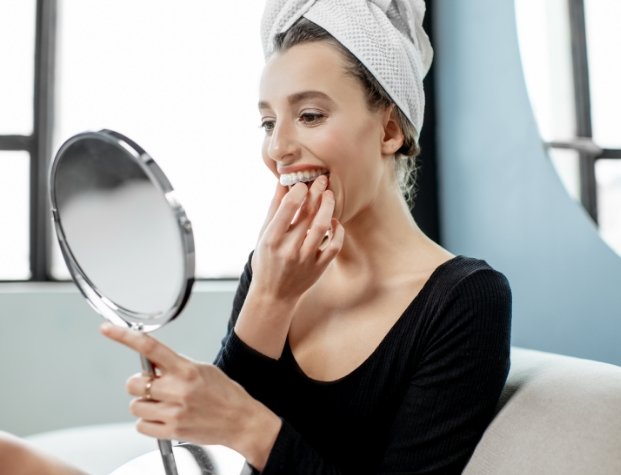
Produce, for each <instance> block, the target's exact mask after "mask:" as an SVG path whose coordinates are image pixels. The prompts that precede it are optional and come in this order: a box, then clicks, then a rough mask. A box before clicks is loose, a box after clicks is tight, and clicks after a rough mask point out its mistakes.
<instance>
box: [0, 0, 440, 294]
mask: <svg viewBox="0 0 621 475" xmlns="http://www.w3.org/2000/svg"><path fill="white" fill-rule="evenodd" d="M57 17H58V0H36V12H35V22H36V23H35V45H34V48H35V50H34V79H33V105H32V107H33V124H32V132H31V134H30V135H15V134H14V135H11V134H5V135H2V134H0V151H25V152H27V153H28V154H29V160H30V177H29V187H30V189H29V197H30V205H29V213H30V216H29V223H30V229H29V251H30V259H29V268H30V278H28V279H2V278H0V283H10V282H19V283H29V282H64V281H61V280H59V279H56V278H54V277H53V276H52V274H51V254H52V242H53V239H54V235H53V231H52V222H51V215H50V202H49V186H48V174H49V166H50V163H51V160H52V153H53V150H52V144H53V132H54V116H55V86H56V55H57V41H56V39H57V25H58V21H57ZM424 28H425V30H426V32H427V33H428V35H429V37H430V39H431V40H432V44H433V6H432V4H431V2H429V3H428V4H427V9H426V15H425V18H424ZM434 69H435V68H434V65H433V64H432V66H431V69H430V71H429V73H428V75H427V77H426V78H425V89H426V102H427V105H426V119H425V127H424V128H423V130H422V132H421V136H420V144H421V148H422V150H423V157H424V158H423V160H421V161H420V162H424V164H423V165H421V166H420V169H419V170H418V173H417V196H416V202H419V201H420V202H422V203H424V205H422V206H412V208H411V212H412V214H413V216H414V218H415V219H416V221H417V223H418V225H419V226H420V227H421V229H422V230H423V231H424V232H425V233H426V234H427V235H428V236H429V237H430V238H431V239H433V240H434V241H436V242H437V243H439V244H440V245H441V244H442V236H441V229H440V218H439V198H438V172H437V147H436V118H435V101H436V98H435V87H434V84H435V78H434ZM420 162H419V163H420ZM197 280H203V281H230V280H235V279H234V278H232V277H221V278H198V279H197Z"/></svg>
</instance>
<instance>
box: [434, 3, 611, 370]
mask: <svg viewBox="0 0 621 475" xmlns="http://www.w3.org/2000/svg"><path fill="white" fill-rule="evenodd" d="M431 1H433V2H434V18H435V25H434V26H435V48H436V59H435V61H436V68H437V69H436V77H437V88H438V92H439V102H438V110H437V114H438V134H439V154H440V172H439V173H440V182H441V184H442V185H441V186H442V187H441V192H440V200H441V209H442V223H441V224H442V229H443V242H444V244H445V245H446V246H447V247H448V248H449V249H450V250H452V251H453V252H456V253H461V254H467V255H472V256H477V257H482V258H485V259H486V260H487V261H488V262H490V264H492V265H493V266H495V267H496V268H498V269H499V270H501V271H503V272H504V273H505V274H506V275H507V277H508V278H509V280H510V282H511V286H512V289H513V298H514V305H513V343H514V344H515V345H519V346H525V347H530V348H535V349H541V350H547V351H555V352H559V353H565V354H570V355H575V356H580V357H586V358H593V359H599V360H603V361H608V362H612V363H615V364H621V258H620V257H619V256H617V255H616V254H615V253H614V252H613V251H611V250H610V249H609V248H608V247H607V245H606V244H605V243H604V242H603V241H602V240H601V239H600V237H599V236H598V234H597V230H596V229H595V227H594V225H593V224H592V222H591V221H590V220H589V218H588V217H587V216H586V214H585V212H584V211H583V210H582V208H581V207H580V206H579V205H578V204H576V203H574V202H573V201H572V200H571V199H570V198H569V196H568V195H567V193H566V192H565V190H564V188H563V186H562V184H561V182H560V180H559V178H558V177H557V175H556V172H555V170H554V169H553V167H552V165H551V163H550V161H549V160H548V158H547V156H546V152H545V150H544V149H543V147H542V145H541V141H540V138H539V134H538V131H537V126H536V123H535V120H534V118H533V115H532V111H531V107H530V103H529V99H528V96H527V92H526V86H525V83H524V79H523V74H522V69H521V63H520V56H519V50H518V43H517V33H516V27H515V12H514V5H513V1H512V0H467V1H462V0H431Z"/></svg>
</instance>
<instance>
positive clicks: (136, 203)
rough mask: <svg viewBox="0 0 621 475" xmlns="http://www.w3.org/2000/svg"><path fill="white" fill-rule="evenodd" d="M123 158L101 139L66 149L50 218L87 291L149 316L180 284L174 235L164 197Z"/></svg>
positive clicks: (178, 238) (166, 305) (169, 303)
mask: <svg viewBox="0 0 621 475" xmlns="http://www.w3.org/2000/svg"><path fill="white" fill-rule="evenodd" d="M126 154H127V152H126V151H122V150H119V148H118V147H117V146H115V145H113V144H111V143H107V142H104V141H102V140H94V139H92V140H89V141H78V142H75V143H73V144H71V145H69V146H68V147H67V148H66V149H65V150H64V151H63V155H62V160H63V162H62V166H60V167H58V168H57V172H56V176H55V189H56V199H57V207H58V208H57V211H58V214H59V215H60V216H61V217H62V228H63V231H64V237H65V240H66V241H67V242H68V243H70V247H71V252H72V254H73V257H74V258H75V260H76V262H77V263H78V265H79V266H80V267H81V269H82V270H84V272H85V273H86V276H87V277H88V279H89V280H90V281H91V282H92V284H93V285H94V286H95V287H96V288H97V289H99V291H100V292H101V293H102V294H103V295H104V296H106V297H107V298H109V299H110V300H112V301H113V302H115V303H116V304H118V305H120V306H122V307H124V308H126V309H131V310H133V311H135V312H139V313H144V314H155V313H158V312H159V311H161V310H162V309H167V308H170V307H172V306H173V304H174V302H175V300H176V298H177V294H178V293H179V290H180V289H181V287H182V284H183V277H184V275H183V261H182V260H181V259H179V255H180V253H181V251H182V242H181V235H180V233H179V231H178V229H177V227H178V224H177V219H176V217H175V215H174V213H173V211H172V210H171V209H170V207H169V206H168V203H167V201H166V199H165V197H164V195H163V194H162V193H161V192H160V190H158V189H157V188H156V186H155V184H153V183H151V181H150V180H149V178H148V176H147V175H146V173H145V171H144V170H143V169H142V168H141V167H140V166H139V165H138V163H137V162H136V161H133V160H128V159H127V157H126V156H125V155H126Z"/></svg>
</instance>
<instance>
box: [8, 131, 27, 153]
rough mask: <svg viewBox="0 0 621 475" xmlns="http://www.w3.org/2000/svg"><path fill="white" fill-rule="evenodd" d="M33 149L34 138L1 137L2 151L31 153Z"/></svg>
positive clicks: (20, 136)
mask: <svg viewBox="0 0 621 475" xmlns="http://www.w3.org/2000/svg"><path fill="white" fill-rule="evenodd" d="M31 147H32V137H31V136H30V135H0V151H3V152H16V151H22V150H24V151H26V152H29V151H30V149H31Z"/></svg>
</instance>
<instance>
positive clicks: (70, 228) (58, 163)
mask: <svg viewBox="0 0 621 475" xmlns="http://www.w3.org/2000/svg"><path fill="white" fill-rule="evenodd" d="M50 195H51V196H50V197H51V203H52V215H53V218H54V224H55V228H56V233H57V237H58V241H59V244H60V248H61V251H62V254H63V257H64V260H65V262H66V264H67V267H68V268H69V272H70V273H71V276H72V278H73V280H74V282H75V283H76V285H77V286H78V288H79V289H80V291H81V292H82V294H83V295H84V297H86V299H87V300H88V302H89V303H90V304H91V306H92V307H93V308H94V309H95V310H96V311H97V312H98V313H99V314H101V315H102V316H103V317H104V318H105V319H107V320H108V321H109V322H111V323H112V324H114V325H119V326H123V327H130V328H132V329H135V330H138V331H143V332H150V331H153V330H156V329H157V328H159V327H161V326H162V325H164V324H166V323H167V322H169V321H171V320H172V319H174V318H175V317H177V316H178V315H179V314H180V312H181V310H182V309H183V307H184V306H185V304H186V302H187V301H188V298H189V296H190V292H191V289H192V284H193V282H194V239H193V234H192V226H191V223H190V221H189V219H188V218H187V216H186V213H185V211H184V210H183V208H182V206H181V205H180V204H179V202H178V201H177V199H176V197H175V194H174V192H173V188H172V186H171V185H170V182H169V181H168V179H167V178H166V176H165V175H164V173H163V172H162V170H161V169H160V168H159V167H158V165H157V164H156V163H155V161H154V160H153V159H152V158H151V157H150V156H149V155H148V154H147V153H146V152H145V151H144V150H143V149H142V148H140V147H139V146H138V145H137V144H135V143H134V142H133V141H131V140H130V139H128V138H127V137H125V136H123V135H121V134H119V133H117V132H113V131H110V130H101V131H99V132H85V133H81V134H78V135H75V136H73V137H71V138H70V139H69V140H67V141H66V142H65V143H64V144H63V145H62V146H61V147H60V149H59V151H58V153H57V155H56V157H55V159H54V162H53V164H52V168H51V174H50ZM141 362H142V367H143V371H144V372H145V373H148V374H149V375H151V376H152V377H155V373H154V368H153V365H152V364H151V363H150V362H149V361H148V360H147V359H146V358H144V357H141ZM158 445H159V449H160V452H161V455H162V459H163V462H164V467H165V471H166V472H165V473H166V474H167V475H170V474H176V473H177V468H176V465H175V460H174V454H173V451H172V445H171V442H170V441H168V440H158ZM198 473H204V472H198ZM207 473H211V472H207Z"/></svg>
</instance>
